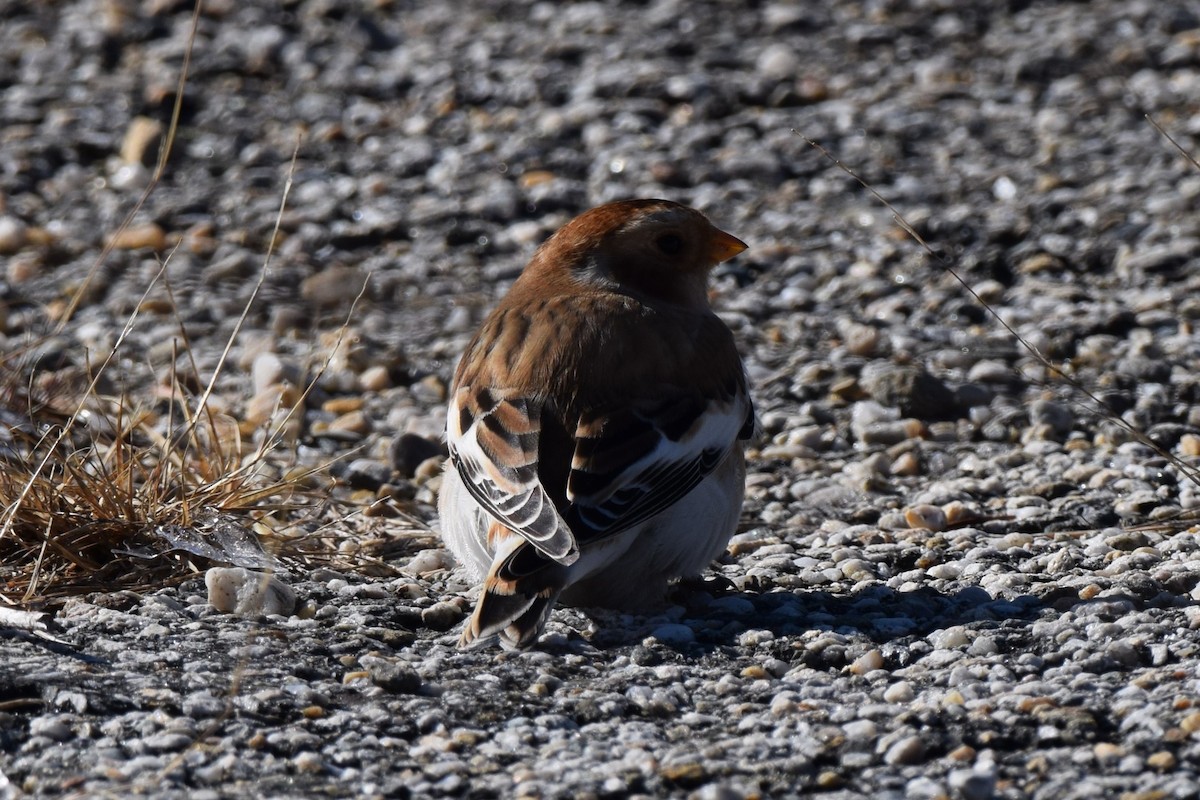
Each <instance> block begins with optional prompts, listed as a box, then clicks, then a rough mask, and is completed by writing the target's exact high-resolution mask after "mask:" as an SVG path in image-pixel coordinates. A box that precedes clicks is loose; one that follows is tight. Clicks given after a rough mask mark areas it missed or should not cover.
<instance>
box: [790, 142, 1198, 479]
mask: <svg viewBox="0 0 1200 800" xmlns="http://www.w3.org/2000/svg"><path fill="white" fill-rule="evenodd" d="M1151 124H1153V121H1151ZM1155 127H1156V128H1157V127H1158V126H1157V125H1155ZM1160 130H1161V129H1160ZM792 133H794V134H796V135H797V136H800V138H802V139H804V141H806V142H808V144H809V145H810V146H812V147H813V148H814V149H816V150H817V151H818V152H820V153H821V155H823V156H825V158H827V159H828V160H829V161H831V162H833V164H834V166H836V167H837V168H838V169H840V170H841V171H842V172H845V173H846V174H847V175H849V176H850V177H851V178H853V179H854V180H855V181H857V182H858V184H859V185H860V186H862V187H863V188H864V189H866V190H867V191H868V192H870V193H871V195H872V196H873V197H874V198H875V199H876V200H878V201H879V202H880V203H882V204H883V206H884V207H885V208H886V209H887V210H888V211H890V212H892V218H893V219H894V220H895V221H896V224H897V225H899V226H900V227H901V228H902V229H903V230H904V232H905V233H907V234H908V235H909V236H911V237H912V238H913V239H914V240H915V241H916V242H917V244H919V245H921V247H922V248H924V250H925V252H926V253H928V254H929V255H930V256H931V257H932V258H933V259H934V260H935V261H937V263H938V264H939V265H940V266H941V267H942V269H944V270H946V272H948V273H949V274H950V276H951V277H953V278H954V280H956V281H958V284H959V285H960V286H962V287H963V288H964V289H965V290H966V291H967V293H968V294H970V295H971V297H973V298H975V300H976V301H977V302H978V303H979V304H980V305H981V306H983V308H984V310H986V311H987V312H988V313H989V314H991V315H992V317H993V318H995V320H996V321H997V322H999V323H1000V325H1001V326H1003V327H1004V329H1005V330H1006V331H1008V332H1009V333H1010V334H1011V335H1012V337H1013V338H1014V339H1016V340H1017V342H1019V343H1020V345H1021V346H1022V347H1024V348H1025V350H1026V351H1027V352H1028V353H1029V354H1030V355H1032V356H1033V357H1034V359H1035V360H1036V361H1037V362H1038V363H1039V364H1041V365H1042V366H1043V367H1045V368H1046V369H1047V370H1049V371H1050V372H1051V373H1053V374H1054V375H1057V376H1058V377H1059V378H1061V379H1062V380H1063V382H1064V383H1066V384H1067V385H1068V386H1070V387H1071V388H1072V389H1074V390H1075V391H1077V392H1079V393H1080V394H1082V395H1083V396H1084V397H1086V398H1087V399H1088V400H1090V401H1091V402H1092V403H1094V404H1095V408H1096V409H1099V410H1100V412H1101V414H1102V415H1103V416H1104V417H1105V418H1106V419H1108V420H1109V421H1110V422H1113V423H1114V424H1116V425H1117V426H1119V427H1120V428H1121V429H1122V430H1124V431H1125V432H1126V433H1128V434H1130V435H1131V436H1133V437H1134V438H1135V439H1137V440H1138V441H1139V442H1141V443H1142V444H1144V445H1146V446H1147V447H1149V448H1150V449H1152V450H1153V451H1154V452H1156V453H1157V454H1158V455H1160V456H1162V457H1163V458H1165V459H1167V460H1168V461H1170V462H1171V463H1172V464H1174V465H1175V466H1176V467H1178V468H1179V470H1180V472H1182V473H1183V474H1184V475H1185V476H1187V478H1188V480H1190V481H1192V483H1195V484H1197V485H1200V471H1198V470H1197V469H1196V468H1195V467H1193V466H1192V465H1191V464H1188V463H1187V462H1186V461H1184V460H1183V459H1181V458H1179V457H1178V456H1176V455H1175V454H1173V453H1171V452H1170V451H1168V450H1167V449H1166V448H1164V447H1162V446H1160V445H1159V444H1158V443H1157V442H1155V441H1154V440H1153V439H1151V438H1150V437H1149V436H1147V435H1146V434H1145V433H1143V432H1142V431H1141V430H1140V429H1139V428H1138V427H1137V426H1135V425H1133V424H1131V423H1130V422H1128V421H1127V420H1125V419H1123V418H1122V417H1121V416H1120V415H1119V414H1117V413H1116V412H1115V411H1113V409H1112V408H1111V407H1110V406H1109V405H1108V403H1106V402H1104V401H1103V400H1102V399H1100V398H1099V397H1098V396H1097V395H1096V394H1095V393H1094V392H1092V391H1091V390H1090V389H1088V388H1087V387H1086V386H1084V385H1083V384H1082V383H1080V382H1079V381H1077V380H1075V379H1074V378H1072V377H1071V376H1070V375H1068V374H1067V373H1066V372H1064V371H1063V370H1062V368H1061V367H1059V366H1058V365H1057V364H1055V363H1054V362H1052V361H1051V360H1050V359H1048V358H1046V356H1044V355H1043V354H1042V352H1041V351H1040V350H1038V349H1037V348H1036V347H1034V345H1033V343H1032V342H1030V341H1029V340H1028V339H1026V338H1025V337H1023V336H1022V335H1021V334H1020V333H1018V332H1017V331H1016V329H1015V328H1013V326H1012V325H1010V324H1008V322H1007V320H1005V319H1004V318H1003V317H1002V316H1000V313H999V312H998V311H996V309H994V308H992V306H991V304H989V303H988V302H987V301H986V300H984V299H983V298H982V297H980V296H979V294H978V292H976V291H975V290H974V289H973V288H972V287H971V285H970V284H969V283H967V281H966V279H964V278H963V277H962V276H961V275H959V274H958V271H957V270H956V269H955V268H954V265H953V264H952V263H951V262H950V260H949V259H947V258H946V257H944V256H941V255H939V254H938V253H937V252H935V251H934V249H933V248H932V247H930V246H929V243H928V242H926V241H925V239H924V238H922V237H921V234H919V233H917V231H916V230H915V229H914V228H913V226H912V225H910V224H909V223H908V220H906V219H904V217H903V216H902V215H901V214H900V212H899V211H897V210H896V207H895V206H893V205H892V204H891V203H890V202H888V200H887V199H885V198H884V197H883V195H881V194H880V193H879V192H877V191H876V190H875V188H874V187H873V186H871V185H870V184H869V183H867V182H866V181H865V180H863V179H862V178H860V177H859V176H858V175H857V174H856V173H855V172H854V170H852V169H850V167H848V166H846V165H845V164H843V163H842V162H841V161H839V160H838V159H837V158H836V157H835V156H834V155H833V154H832V153H830V152H829V151H828V150H826V149H825V148H824V147H822V146H821V145H820V144H819V143H817V142H816V141H814V140H812V139H809V138H808V137H807V136H803V135H802V134H801V133H800V132H799V131H796V130H794V129H793V130H792ZM1164 135H1165V133H1164ZM1167 138H1168V139H1169V138H1170V137H1167ZM1171 141H1172V142H1173V143H1174V140H1173V139H1172V140H1171ZM1176 146H1178V145H1176ZM1197 168H1198V169H1200V164H1198V165H1197Z"/></svg>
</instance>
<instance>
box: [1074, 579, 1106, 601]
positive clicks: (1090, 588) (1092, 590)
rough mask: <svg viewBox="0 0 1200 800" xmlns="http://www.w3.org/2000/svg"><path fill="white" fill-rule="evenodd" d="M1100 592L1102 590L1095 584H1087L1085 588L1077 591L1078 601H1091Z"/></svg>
mask: <svg viewBox="0 0 1200 800" xmlns="http://www.w3.org/2000/svg"><path fill="white" fill-rule="evenodd" d="M1102 591H1104V590H1103V589H1101V588H1100V587H1099V586H1097V585H1096V584H1094V583H1089V584H1088V585H1087V586H1085V587H1083V588H1082V589H1080V590H1079V599H1080V600H1091V599H1092V598H1094V597H1095V596H1096V595H1098V594H1100V592H1102Z"/></svg>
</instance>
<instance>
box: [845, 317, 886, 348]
mask: <svg viewBox="0 0 1200 800" xmlns="http://www.w3.org/2000/svg"><path fill="white" fill-rule="evenodd" d="M878 347H879V329H878V328H876V327H874V326H872V325H859V324H857V323H852V324H851V325H850V326H849V329H848V330H847V331H846V350H847V352H849V353H850V354H851V355H855V356H869V355H872V354H873V353H874V352H875V351H876V350H877V349H878Z"/></svg>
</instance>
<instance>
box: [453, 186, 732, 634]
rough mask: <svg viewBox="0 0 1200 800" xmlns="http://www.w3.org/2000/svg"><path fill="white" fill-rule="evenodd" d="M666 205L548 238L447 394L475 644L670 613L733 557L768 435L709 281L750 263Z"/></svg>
mask: <svg viewBox="0 0 1200 800" xmlns="http://www.w3.org/2000/svg"><path fill="white" fill-rule="evenodd" d="M746 247H747V245H746V244H745V243H744V242H742V241H741V240H740V239H737V238H736V237H734V236H732V235H730V234H728V233H726V232H724V231H722V230H720V229H718V228H717V227H716V226H714V225H713V224H712V223H711V222H710V221H709V220H708V218H707V217H705V216H704V215H703V214H702V213H701V212H699V211H697V210H695V209H693V208H690V207H687V206H684V205H681V204H679V203H676V202H673V201H669V200H657V199H636V200H622V201H617V202H613V203H608V204H606V205H601V206H598V207H596V208H593V209H591V210H589V211H586V212H584V213H582V214H580V215H579V216H577V217H575V218H574V219H573V220H571V221H570V222H568V223H567V224H566V225H565V226H563V227H562V228H560V229H559V230H558V231H557V232H556V233H554V234H553V235H552V236H551V237H550V238H549V239H547V240H546V241H545V242H544V243H543V244H542V245H541V246H540V247H539V248H538V249H537V250H536V251H535V253H534V255H533V257H532V258H531V259H530V261H529V263H528V264H527V265H526V267H525V268H524V270H522V272H521V274H520V275H519V276H518V277H517V279H516V281H515V282H514V283H513V284H512V286H511V288H510V289H509V291H508V292H507V293H506V294H505V296H504V297H503V298H502V299H501V300H500V302H499V304H498V305H497V306H496V307H495V309H494V310H493V311H492V312H491V313H490V315H488V316H487V317H486V319H485V320H484V322H483V323H482V325H481V326H480V328H479V330H478V332H477V333H476V334H475V335H474V337H473V338H472V339H471V340H470V342H469V344H468V345H467V347H466V349H465V351H464V353H463V355H462V358H461V360H460V362H459V364H458V367H457V369H456V371H455V373H454V378H453V382H452V383H451V386H450V390H449V400H448V409H447V424H446V441H447V449H448V452H449V458H448V464H447V468H446V470H445V473H444V476H443V479H442V487H441V490H440V497H439V499H438V507H439V516H440V521H441V531H442V537H443V540H444V542H445V544H446V546H447V548H448V549H449V550H450V552H451V553H452V554H453V555H454V557H455V558H456V559H457V561H458V562H459V563H460V564H461V565H462V566H463V567H464V568H465V570H466V572H467V573H468V575H469V576H470V577H471V579H472V580H473V581H474V582H477V583H481V584H482V587H481V589H480V594H479V598H478V600H477V601H476V605H475V608H474V611H473V613H472V614H471V616H470V618H469V619H468V620H467V622H466V626H465V629H464V631H463V633H462V635H461V637H460V640H459V646H460V647H463V648H470V647H474V646H483V645H484V644H486V643H489V642H493V643H494V642H497V641H498V643H499V644H500V646H501V647H502V648H504V649H506V650H524V649H528V648H529V647H531V646H533V645H534V644H535V643H536V641H537V639H538V637H539V636H540V634H541V633H542V632H543V630H544V628H545V626H546V623H547V621H548V620H549V619H550V616H551V611H552V610H553V609H554V607H555V606H556V604H559V603H561V604H563V605H568V606H578V607H601V608H610V609H619V610H626V611H634V612H636V611H643V610H652V609H654V608H655V607H661V605H662V604H663V603H664V601H665V600H666V597H667V592H668V587H669V585H670V583H671V582H672V581H674V580H676V579H680V578H695V577H698V576H699V575H700V573H701V572H702V571H703V570H704V569H705V568H706V567H707V566H709V565H710V564H711V563H712V561H713V560H715V559H716V558H717V557H718V556H720V554H721V553H723V552H724V550H725V548H726V546H727V545H728V543H729V539H730V537H731V536H732V535H733V532H734V530H735V529H736V527H737V523H738V519H739V517H740V514H741V507H742V502H743V498H744V494H745V474H746V473H745V456H744V448H745V443H746V441H747V440H748V439H749V438H750V437H751V436H752V435H753V432H754V429H755V414H754V406H753V403H752V401H751V398H750V393H749V389H748V385H747V378H746V372H745V368H744V366H743V363H742V359H741V357H740V355H739V353H738V350H737V347H736V344H735V341H734V337H733V333H732V332H731V331H730V329H729V328H728V327H727V326H726V325H725V323H724V322H722V321H721V319H720V318H719V317H718V316H717V315H716V314H715V313H714V312H713V309H712V307H711V306H710V304H709V294H708V292H709V289H708V283H709V281H708V276H709V273H710V272H711V271H712V269H713V267H715V266H716V265H717V264H719V263H721V262H723V261H726V260H728V259H730V258H732V257H734V256H736V255H737V254H738V253H741V252H742V251H744V250H745V249H746Z"/></svg>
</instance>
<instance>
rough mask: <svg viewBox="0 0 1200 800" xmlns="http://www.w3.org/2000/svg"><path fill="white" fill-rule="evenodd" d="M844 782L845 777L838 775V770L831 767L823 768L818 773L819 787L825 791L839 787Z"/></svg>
mask: <svg viewBox="0 0 1200 800" xmlns="http://www.w3.org/2000/svg"><path fill="white" fill-rule="evenodd" d="M843 783H845V778H843V777H842V776H841V775H838V774H837V773H836V772H834V771H833V770H831V769H827V770H822V771H821V772H820V774H818V775H817V788H818V789H822V790H825V791H828V790H830V789H837V788H839V787H840V786H841V785H842V784H843Z"/></svg>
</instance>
